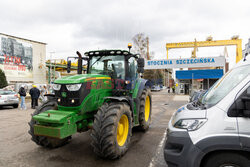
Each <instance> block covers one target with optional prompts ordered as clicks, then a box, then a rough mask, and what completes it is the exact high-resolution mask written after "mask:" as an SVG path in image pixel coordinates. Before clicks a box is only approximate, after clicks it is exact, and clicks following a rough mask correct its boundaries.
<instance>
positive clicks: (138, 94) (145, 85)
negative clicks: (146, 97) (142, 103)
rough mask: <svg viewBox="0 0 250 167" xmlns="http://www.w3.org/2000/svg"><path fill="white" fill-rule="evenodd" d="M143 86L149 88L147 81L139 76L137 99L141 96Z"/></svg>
mask: <svg viewBox="0 0 250 167" xmlns="http://www.w3.org/2000/svg"><path fill="white" fill-rule="evenodd" d="M145 88H149V81H148V80H146V79H142V78H141V79H140V86H139V89H138V93H137V96H136V98H137V99H139V98H140V97H141V94H142V92H143V90H144V89H145Z"/></svg>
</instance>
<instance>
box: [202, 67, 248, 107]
mask: <svg viewBox="0 0 250 167" xmlns="http://www.w3.org/2000/svg"><path fill="white" fill-rule="evenodd" d="M249 73H250V65H245V66H240V67H238V68H234V69H232V70H230V71H228V72H227V73H226V74H225V75H224V76H223V77H222V78H221V79H219V80H218V81H217V82H216V83H215V84H214V85H213V86H212V87H211V88H210V89H209V90H208V92H207V93H206V94H205V95H204V96H203V97H202V99H200V101H201V103H202V104H204V105H206V106H208V107H211V106H213V105H215V104H217V103H218V102H219V101H220V100H221V99H223V98H224V97H225V96H226V95H227V94H228V93H229V92H230V91H231V90H233V88H234V87H236V86H237V85H238V84H239V83H240V82H241V81H242V80H243V79H244V78H245V77H247V75H248V74H249Z"/></svg>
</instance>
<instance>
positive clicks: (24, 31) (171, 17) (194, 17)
mask: <svg viewBox="0 0 250 167" xmlns="http://www.w3.org/2000/svg"><path fill="white" fill-rule="evenodd" d="M249 17H250V1H247V0H245V1H241V0H238V1H236V0H206V1H205V0H150V1H149V0H148V1H147V0H133V1H132V0H105V1H101V0H99V1H97V0H88V1H87V0H70V1H62V0H60V1H59V0H22V1H19V0H5V1H4V0H2V1H1V2H0V27H1V28H0V31H1V32H2V33H6V34H10V35H14V36H18V37H23V38H28V39H31V40H37V41H41V42H45V43H47V44H48V45H47V58H50V55H51V54H50V52H54V53H53V54H52V56H53V58H59V57H67V56H74V55H75V51H76V50H79V51H81V52H85V51H88V50H94V49H110V48H120V49H127V43H128V42H131V41H132V37H133V36H134V35H135V34H137V33H140V32H142V33H145V35H147V36H148V37H149V40H150V51H153V52H155V57H156V58H158V59H162V58H165V57H166V49H165V44H166V43H169V42H187V41H194V39H195V38H196V39H197V40H198V41H201V40H205V39H206V37H208V36H209V35H211V36H212V37H213V39H214V40H222V39H230V38H231V37H232V36H233V35H239V36H240V38H241V39H243V48H244V45H245V43H246V42H248V38H249V37H250V29H249V27H250V26H249V25H250V23H249V21H250V19H249ZM223 52H224V47H217V48H214V49H212V48H210V49H204V48H201V49H199V51H198V53H197V54H198V56H218V55H220V54H223ZM228 52H229V55H230V57H231V58H232V59H233V58H235V47H228ZM169 55H170V58H176V57H180V56H181V57H190V56H191V50H190V49H174V50H170V52H169Z"/></svg>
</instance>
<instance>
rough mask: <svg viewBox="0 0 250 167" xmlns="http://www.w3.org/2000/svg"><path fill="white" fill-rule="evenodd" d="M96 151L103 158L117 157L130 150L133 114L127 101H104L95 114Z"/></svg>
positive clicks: (93, 143) (94, 136)
mask: <svg viewBox="0 0 250 167" xmlns="http://www.w3.org/2000/svg"><path fill="white" fill-rule="evenodd" d="M91 136H92V140H93V141H92V146H93V148H94V152H95V153H96V154H97V155H99V156H100V157H102V158H108V159H116V158H120V157H121V156H123V155H124V154H125V153H126V151H127V150H128V147H129V143H130V138H131V136H132V116H131V111H130V108H129V106H128V105H127V104H126V103H120V102H118V103H110V104H108V103H104V104H103V105H102V107H100V108H99V110H98V112H97V114H96V115H95V120H94V124H93V129H92V133H91Z"/></svg>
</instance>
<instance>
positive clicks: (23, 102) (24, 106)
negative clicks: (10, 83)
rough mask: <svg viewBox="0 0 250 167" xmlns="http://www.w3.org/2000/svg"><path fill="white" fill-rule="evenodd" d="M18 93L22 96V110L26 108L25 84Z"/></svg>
mask: <svg viewBox="0 0 250 167" xmlns="http://www.w3.org/2000/svg"><path fill="white" fill-rule="evenodd" d="M18 93H19V95H20V97H21V110H26V105H25V97H26V91H25V89H24V85H21V87H20V89H19V91H18Z"/></svg>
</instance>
